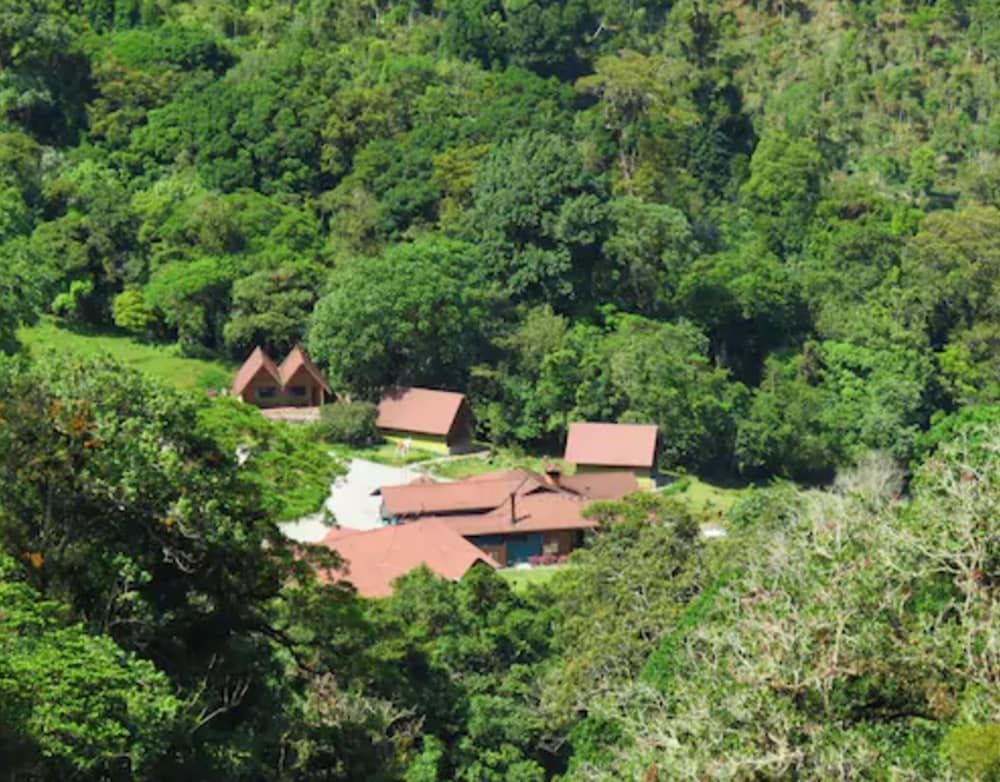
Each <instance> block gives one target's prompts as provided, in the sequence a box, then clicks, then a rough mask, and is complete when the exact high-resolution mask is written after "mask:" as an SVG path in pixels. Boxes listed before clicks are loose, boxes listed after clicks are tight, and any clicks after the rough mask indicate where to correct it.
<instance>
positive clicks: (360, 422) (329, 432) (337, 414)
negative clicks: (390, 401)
mask: <svg viewBox="0 0 1000 782" xmlns="http://www.w3.org/2000/svg"><path fill="white" fill-rule="evenodd" d="M375 417H376V408H375V405H373V404H372V403H370V402H338V403H337V404H333V405H324V406H323V408H322V409H321V410H320V419H319V423H317V424H316V434H317V436H318V437H320V438H322V439H323V440H327V441H328V442H333V443H346V444H347V445H370V444H371V443H373V442H375V440H376V439H377V438H378V429H376V427H375Z"/></svg>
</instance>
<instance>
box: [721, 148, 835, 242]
mask: <svg viewBox="0 0 1000 782" xmlns="http://www.w3.org/2000/svg"><path fill="white" fill-rule="evenodd" d="M824 172H825V165H824V162H823V156H822V155H821V154H820V151H819V149H818V148H817V147H816V144H815V143H814V142H813V141H811V140H810V139H807V138H791V137H789V136H788V135H787V134H785V133H783V132H780V131H770V132H768V133H766V134H765V135H764V136H763V137H762V138H761V140H760V142H759V143H758V144H757V148H756V149H755V150H754V153H753V157H752V158H751V159H750V178H749V179H748V180H747V181H746V183H745V184H744V185H743V187H742V188H741V190H740V197H741V200H742V202H743V204H744V205H745V206H746V208H747V209H748V210H749V212H750V214H751V215H752V216H753V219H754V224H755V227H756V230H757V231H759V232H760V233H761V234H762V235H763V236H764V237H766V241H767V243H768V246H769V247H770V249H771V250H772V251H773V252H775V253H777V254H778V255H779V256H781V257H787V256H788V255H789V254H792V253H795V252H796V251H797V250H798V249H799V248H800V247H801V244H802V240H803V238H804V237H805V232H806V229H807V227H808V224H809V221H810V220H811V219H812V216H813V211H814V209H815V207H816V204H817V202H818V201H819V195H820V185H821V183H822V181H823V176H824Z"/></svg>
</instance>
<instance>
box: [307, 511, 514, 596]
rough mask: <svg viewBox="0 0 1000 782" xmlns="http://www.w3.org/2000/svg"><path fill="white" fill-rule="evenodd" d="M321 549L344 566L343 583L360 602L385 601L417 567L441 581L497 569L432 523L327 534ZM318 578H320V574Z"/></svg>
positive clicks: (447, 530)
mask: <svg viewBox="0 0 1000 782" xmlns="http://www.w3.org/2000/svg"><path fill="white" fill-rule="evenodd" d="M323 544H324V545H326V546H329V547H330V548H332V549H334V550H335V551H336V552H337V553H338V554H340V556H341V558H342V559H344V561H345V563H346V570H345V571H344V572H342V573H337V574H327V575H326V578H328V579H329V578H333V577H334V576H337V577H343V578H344V579H345V580H346V581H350V582H351V583H352V584H354V586H355V587H356V588H357V590H358V593H359V594H361V595H362V596H364V597H386V596H388V595H390V594H391V593H392V582H393V581H394V580H395V579H397V578H399V576H402V575H404V574H406V573H409V572H410V571H411V570H413V569H414V568H417V567H419V566H420V565H426V566H427V567H428V568H430V569H431V571H433V572H434V573H435V574H437V575H438V576H441V577H442V578H450V579H459V578H461V577H462V576H463V575H465V573H466V572H468V570H469V568H471V567H472V566H473V565H475V564H477V563H482V564H485V565H487V566H488V567H493V568H495V567H498V565H497V563H496V562H495V561H494V560H493V559H492V558H491V557H489V556H488V555H487V554H485V553H483V552H482V551H481V550H480V549H478V548H477V547H476V546H474V545H472V544H471V543H469V542H468V541H467V540H466V539H465V538H463V537H462V536H461V534H459V533H458V532H457V531H456V530H454V529H451V528H450V527H448V526H447V525H445V524H441V523H440V522H437V521H430V520H427V521H415V522H412V523H410V524H399V525H396V526H392V527H381V528H379V529H374V530H368V531H366V532H360V531H356V530H341V529H336V530H331V532H330V534H328V535H327V536H326V538H324V540H323ZM321 577H323V575H322V574H321Z"/></svg>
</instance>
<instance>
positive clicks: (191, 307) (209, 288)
mask: <svg viewBox="0 0 1000 782" xmlns="http://www.w3.org/2000/svg"><path fill="white" fill-rule="evenodd" d="M231 284H232V271H231V268H230V267H229V264H227V263H226V261H225V260H224V259H219V258H202V259H200V260H197V261H191V262H185V261H179V262H176V263H171V264H167V265H166V266H163V267H162V268H160V269H159V270H158V271H157V272H156V273H155V274H154V275H153V276H152V278H151V279H150V281H149V284H148V285H147V286H146V289H145V297H146V302H147V304H148V305H149V307H150V308H151V309H152V310H153V311H154V312H155V313H157V314H158V316H159V317H161V318H162V319H163V322H164V323H165V324H166V325H167V326H168V327H169V329H170V331H171V332H172V333H173V334H175V335H176V337H177V341H178V343H179V344H180V347H181V350H182V351H183V352H184V353H185V354H186V355H198V354H199V353H203V352H205V350H206V349H208V350H211V349H215V348H218V347H219V346H220V345H221V343H222V330H223V319H224V318H225V313H226V310H227V305H228V299H229V290H230V285H231Z"/></svg>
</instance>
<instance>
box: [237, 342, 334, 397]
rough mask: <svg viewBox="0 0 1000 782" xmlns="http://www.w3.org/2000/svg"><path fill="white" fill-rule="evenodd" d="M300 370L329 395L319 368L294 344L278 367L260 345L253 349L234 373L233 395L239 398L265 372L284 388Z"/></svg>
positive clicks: (303, 349) (328, 389) (302, 349)
mask: <svg viewBox="0 0 1000 782" xmlns="http://www.w3.org/2000/svg"><path fill="white" fill-rule="evenodd" d="M300 370H305V372H306V373H308V374H309V375H310V376H311V377H312V378H313V379H314V380H315V381H316V382H317V383H319V384H320V385H321V386H323V389H324V390H325V391H326V392H327V393H328V394H329V393H331V391H330V384H329V383H327V381H326V377H324V376H323V373H322V372H320V371H319V368H318V367H317V366H316V365H315V364H314V363H313V362H312V359H311V358H309V354H308V353H307V352H306V351H305V348H303V347H302V346H301V345H299V344H298V343H296V345H295V346H294V347H293V348H292V349H291V350H290V351H288V355H287V356H285V360H284V361H282V362H281V366H280V367H279V366H277V365H276V364H275V363H274V360H273V359H272V358H271V357H270V356H269V355H268V354H267V351H265V350H264V348H262V347H261V346H260V345H258V346H257V347H255V348H254V349H253V352H252V353H251V354H250V356H249V357H248V358H247V360H246V361H244V362H243V366H241V367H240V369H239V371H238V372H237V373H236V377H235V378H233V386H232V390H233V394H234V395H235V396H240V395H241V394H242V393H243V392H244V391H245V390H246V388H247V386H248V385H250V383H251V382H252V381H253V379H254V378H255V377H257V375H259V374H260V373H261V372H266V373H267V375H268V376H269V377H270V378H271V380H273V381H274V383H275V385H279V386H282V387H286V386H288V384H289V383H290V382H291V380H292V379H293V378H294V377H295V375H296V373H298V372H299V371H300Z"/></svg>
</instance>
